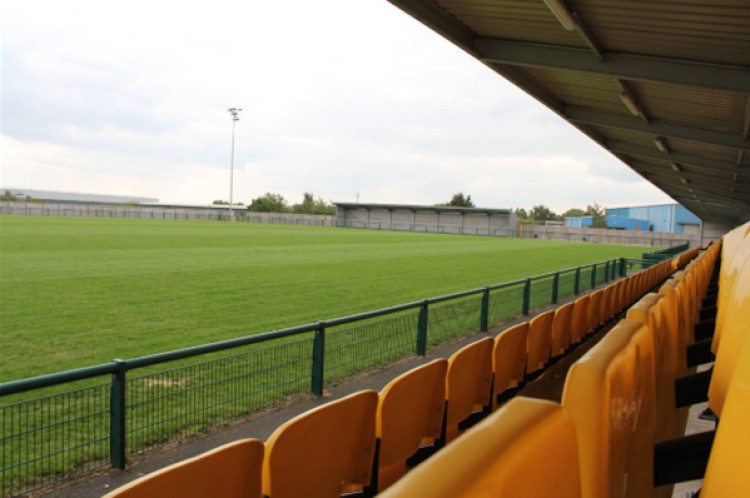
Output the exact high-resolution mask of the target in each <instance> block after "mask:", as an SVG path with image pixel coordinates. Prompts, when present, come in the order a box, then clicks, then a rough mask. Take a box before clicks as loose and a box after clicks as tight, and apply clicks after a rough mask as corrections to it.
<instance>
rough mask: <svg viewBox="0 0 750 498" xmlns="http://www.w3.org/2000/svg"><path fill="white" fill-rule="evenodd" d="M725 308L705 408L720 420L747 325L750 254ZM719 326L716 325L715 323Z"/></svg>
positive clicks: (749, 295) (749, 319)
mask: <svg viewBox="0 0 750 498" xmlns="http://www.w3.org/2000/svg"><path fill="white" fill-rule="evenodd" d="M725 306H727V311H726V315H725V318H724V324H723V326H722V331H721V335H722V337H721V341H719V348H718V351H717V352H716V362H715V363H714V371H713V374H712V376H711V384H710V386H709V389H708V406H709V408H711V410H713V412H714V413H715V414H716V415H717V416H718V417H719V418H720V419H721V413H722V408H723V405H724V399H725V398H726V393H727V389H728V388H729V384H730V382H731V379H732V376H733V375H734V371H735V369H736V367H737V364H738V362H739V360H740V350H741V349H742V344H743V341H744V340H745V336H746V335H747V330H748V324H750V255H748V257H747V258H746V261H745V264H744V266H743V267H742V269H741V270H740V271H739V273H738V274H737V279H736V281H735V284H734V289H733V290H732V295H731V298H730V299H728V300H727V301H726V304H725ZM717 326H718V324H717Z"/></svg>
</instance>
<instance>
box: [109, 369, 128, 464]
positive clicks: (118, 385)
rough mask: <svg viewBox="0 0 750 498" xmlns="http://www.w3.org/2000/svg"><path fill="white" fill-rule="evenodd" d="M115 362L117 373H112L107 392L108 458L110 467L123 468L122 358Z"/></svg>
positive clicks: (123, 382) (123, 387)
mask: <svg viewBox="0 0 750 498" xmlns="http://www.w3.org/2000/svg"><path fill="white" fill-rule="evenodd" d="M113 362H114V363H116V364H117V373H114V374H112V386H111V388H110V393H109V431H110V437H109V459H110V463H111V464H112V467H114V468H116V469H124V468H125V420H126V416H125V409H126V401H125V387H126V382H125V372H126V370H127V368H126V363H125V362H124V361H123V360H113Z"/></svg>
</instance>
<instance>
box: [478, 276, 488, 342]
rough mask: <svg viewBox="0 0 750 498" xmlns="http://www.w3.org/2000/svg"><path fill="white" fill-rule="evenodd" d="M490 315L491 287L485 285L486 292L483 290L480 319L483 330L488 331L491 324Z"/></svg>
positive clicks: (480, 326)
mask: <svg viewBox="0 0 750 498" xmlns="http://www.w3.org/2000/svg"><path fill="white" fill-rule="evenodd" d="M489 315H490V288H489V287H485V289H484V292H482V315H481V318H480V319H479V330H480V331H481V332H487V329H488V325H489V323H488V322H489Z"/></svg>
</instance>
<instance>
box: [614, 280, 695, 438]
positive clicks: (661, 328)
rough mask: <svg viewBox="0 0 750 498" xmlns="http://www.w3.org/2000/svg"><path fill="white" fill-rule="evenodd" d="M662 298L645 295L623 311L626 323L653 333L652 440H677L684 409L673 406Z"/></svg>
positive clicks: (671, 341) (670, 347)
mask: <svg viewBox="0 0 750 498" xmlns="http://www.w3.org/2000/svg"><path fill="white" fill-rule="evenodd" d="M664 299H666V298H665V297H664V296H662V295H659V294H655V293H649V294H646V295H645V296H643V297H642V298H641V299H640V300H639V301H638V302H637V303H635V304H634V305H632V306H631V307H630V308H629V309H628V312H627V317H628V319H630V320H638V321H639V322H641V323H644V324H645V325H647V326H648V328H649V330H650V331H651V333H652V334H653V350H654V353H653V357H654V360H653V371H654V378H655V380H654V384H655V385H654V393H655V407H656V408H655V413H656V439H657V440H661V439H667V438H673V437H678V436H679V435H681V434H682V433H683V431H684V423H685V421H686V416H687V410H681V411H678V409H677V407H676V405H675V379H676V378H677V370H676V365H675V350H676V347H677V344H676V341H677V339H676V337H675V334H673V333H672V332H671V331H670V330H669V327H668V321H667V320H666V317H665V314H666V313H667V312H668V308H667V307H666V304H667V303H666V302H664Z"/></svg>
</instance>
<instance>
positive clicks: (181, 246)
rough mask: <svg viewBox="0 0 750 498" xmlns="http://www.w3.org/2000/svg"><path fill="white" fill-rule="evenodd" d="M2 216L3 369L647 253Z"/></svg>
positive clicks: (5, 373) (66, 363)
mask: <svg viewBox="0 0 750 498" xmlns="http://www.w3.org/2000/svg"><path fill="white" fill-rule="evenodd" d="M0 229H1V230H2V237H1V238H0V284H1V286H0V302H1V303H2V306H1V309H0V337H1V339H2V344H3V347H2V348H1V349H0V382H5V381H9V380H14V379H19V378H24V377H30V376H36V375H41V374H45V373H51V372H56V371H60V370H66V369H71V368H76V367H82V366H86V365H91V364H96V363H103V362H108V361H110V360H112V359H113V358H133V357H136V356H142V355H146V354H152V353H157V352H163V351H169V350H172V349H178V348H184V347H188V346H194V345H198V344H203V343H207V342H213V341H218V340H222V339H228V338H232V337H239V336H243V335H248V334H254V333H258V332H264V331H269V330H274V329H278V328H283V327H288V326H294V325H300V324H303V323H309V322H312V321H315V320H318V319H327V318H334V317H338V316H343V315H349V314H353V313H358V312H362V311H367V310H372V309H377V308H382V307H386V306H391V305H396V304H400V303H404V302H409V301H415V300H418V299H422V298H427V297H433V296H438V295H442V294H448V293H452V292H458V291H462V290H467V289H472V288H477V287H481V286H485V285H489V284H495V283H500V282H505V281H509V280H514V279H518V278H522V277H526V276H533V275H538V274H541V273H545V272H549V271H553V270H557V269H563V268H570V267H574V266H577V265H580V264H585V263H591V262H595V261H602V260H605V259H609V258H614V257H640V254H641V253H642V252H643V248H640V247H634V246H616V245H603V244H580V243H571V242H551V241H540V240H525V239H501V238H489V237H472V236H454V235H436V234H418V233H406V232H389V231H373V230H352V229H339V228H321V227H302V226H284V225H261V224H247V223H222V222H202V221H173V220H166V221H164V220H135V219H98V218H57V217H34V216H29V217H25V216H2V217H0Z"/></svg>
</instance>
